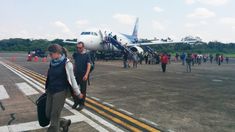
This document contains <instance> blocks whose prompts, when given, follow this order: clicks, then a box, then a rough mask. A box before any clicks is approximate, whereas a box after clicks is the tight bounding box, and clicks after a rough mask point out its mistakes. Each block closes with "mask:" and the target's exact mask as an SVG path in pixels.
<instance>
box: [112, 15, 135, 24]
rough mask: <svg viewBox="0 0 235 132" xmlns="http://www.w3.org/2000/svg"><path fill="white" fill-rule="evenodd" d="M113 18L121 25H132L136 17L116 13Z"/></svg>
mask: <svg viewBox="0 0 235 132" xmlns="http://www.w3.org/2000/svg"><path fill="white" fill-rule="evenodd" d="M113 18H114V19H116V20H117V21H119V22H120V23H122V24H126V25H132V24H133V23H134V22H135V19H136V17H135V16H132V15H128V14H120V13H117V14H115V15H113Z"/></svg>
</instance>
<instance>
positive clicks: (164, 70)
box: [162, 63, 166, 72]
mask: <svg viewBox="0 0 235 132" xmlns="http://www.w3.org/2000/svg"><path fill="white" fill-rule="evenodd" d="M162 71H163V72H166V64H164V63H162Z"/></svg>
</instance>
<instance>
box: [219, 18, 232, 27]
mask: <svg viewBox="0 0 235 132" xmlns="http://www.w3.org/2000/svg"><path fill="white" fill-rule="evenodd" d="M219 23H220V24H223V25H224V26H230V27H232V29H233V30H234V29H235V17H223V18H221V19H220V20H219Z"/></svg>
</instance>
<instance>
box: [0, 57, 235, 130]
mask: <svg viewBox="0 0 235 132" xmlns="http://www.w3.org/2000/svg"><path fill="white" fill-rule="evenodd" d="M12 56H16V59H15V60H14V62H13V63H15V64H18V65H21V66H24V67H26V68H28V69H31V70H33V71H36V72H38V73H41V74H43V75H46V73H47V69H48V66H49V63H48V62H47V63H44V62H27V61H26V56H27V55H26V54H17V53H1V54H0V57H3V59H6V60H10V61H12ZM0 68H1V72H0V73H1V75H0V77H1V85H10V84H11V83H12V82H16V80H17V79H16V78H15V77H14V76H15V75H14V74H13V73H10V72H7V71H6V70H5V69H4V68H3V67H2V66H1V67H0ZM19 81H20V80H19ZM12 85H14V83H13V84H12ZM234 86H235V61H234V60H231V63H229V64H222V65H221V66H218V65H217V64H215V63H214V64H209V63H205V64H204V63H203V64H202V65H200V66H198V65H195V66H194V67H192V73H187V72H186V67H185V66H182V65H181V63H171V64H169V65H167V72H166V73H162V72H161V68H160V65H145V64H144V65H139V67H138V68H137V69H132V68H130V69H124V68H122V62H121V61H108V62H105V61H98V62H96V65H95V70H94V72H93V73H92V74H91V85H90V86H89V87H88V95H89V96H90V97H96V98H98V99H100V100H101V101H104V102H107V103H109V104H112V105H114V106H115V108H118V109H123V110H126V111H128V112H130V113H131V114H133V116H135V117H137V118H140V119H142V120H147V121H148V122H154V123H156V124H158V125H159V126H161V127H163V128H165V129H166V130H173V131H177V132H188V131H190V132H219V131H223V132H231V131H234V130H235V114H234V113H235V105H234V99H235V88H234ZM9 87H14V86H9ZM16 100H24V98H18V99H16ZM4 104H10V102H5V103H4ZM19 105H20V104H19ZM12 107H13V108H14V107H18V105H16V106H12ZM29 107H30V108H31V107H33V108H34V109H35V106H29ZM31 112H32V113H31V114H32V115H34V114H35V110H33V109H32V110H31ZM9 113H12V112H9ZM65 114H66V112H65ZM67 114H68V115H70V113H69V112H68V113H67ZM23 117H24V115H22V116H21V118H20V119H22V120H26V119H24V118H23ZM4 119H5V118H4ZM4 119H3V118H2V116H1V119H0V126H1V125H5V124H6V122H7V121H9V120H8V118H6V119H5V120H4ZM31 120H35V119H29V120H28V121H31ZM81 126H83V125H81ZM87 127H88V131H89V126H87ZM90 129H91V128H90ZM91 130H93V129H91Z"/></svg>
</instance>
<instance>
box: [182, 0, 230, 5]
mask: <svg viewBox="0 0 235 132" xmlns="http://www.w3.org/2000/svg"><path fill="white" fill-rule="evenodd" d="M196 2H197V3H200V4H204V5H209V6H222V5H225V4H227V3H229V0H185V3H186V4H188V5H191V4H194V3H196Z"/></svg>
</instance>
